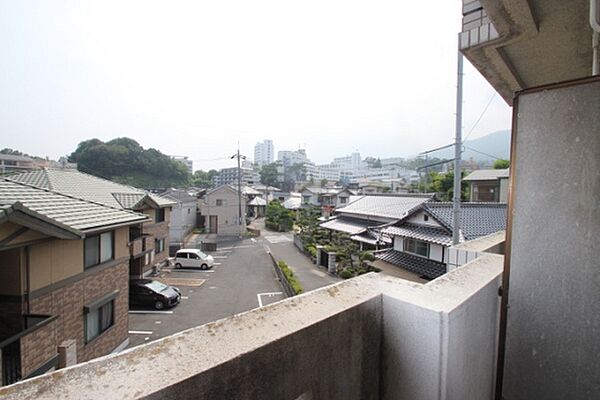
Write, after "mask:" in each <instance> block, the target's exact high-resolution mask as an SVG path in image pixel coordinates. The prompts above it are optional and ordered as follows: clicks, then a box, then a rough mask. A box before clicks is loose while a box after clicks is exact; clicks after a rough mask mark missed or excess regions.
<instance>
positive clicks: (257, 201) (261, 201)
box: [248, 197, 267, 206]
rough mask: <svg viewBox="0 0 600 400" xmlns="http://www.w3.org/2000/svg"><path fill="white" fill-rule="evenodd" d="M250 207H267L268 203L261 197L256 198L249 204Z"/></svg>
mask: <svg viewBox="0 0 600 400" xmlns="http://www.w3.org/2000/svg"><path fill="white" fill-rule="evenodd" d="M248 205H249V206H266V205H267V201H266V200H265V199H263V198H260V197H255V198H253V199H252V200H250V202H249V203H248Z"/></svg>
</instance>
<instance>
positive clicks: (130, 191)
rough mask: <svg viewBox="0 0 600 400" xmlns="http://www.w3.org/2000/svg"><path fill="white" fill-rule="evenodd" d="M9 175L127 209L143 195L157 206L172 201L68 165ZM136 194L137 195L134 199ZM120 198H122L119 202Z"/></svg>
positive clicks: (162, 205)
mask: <svg viewBox="0 0 600 400" xmlns="http://www.w3.org/2000/svg"><path fill="white" fill-rule="evenodd" d="M10 179H12V180H14V181H17V182H22V183H26V184H28V185H32V186H37V187H39V188H42V189H50V190H53V191H55V192H59V193H64V194H67V195H70V196H74V197H77V198H80V199H85V200H89V201H93V202H96V203H102V204H105V205H107V206H110V207H119V208H126V209H131V208H133V207H134V206H136V205H137V204H138V203H139V202H140V200H141V199H142V198H143V197H144V196H146V195H148V196H149V197H150V198H151V199H152V200H153V201H154V202H155V203H156V204H157V205H158V206H159V207H168V206H171V205H174V204H175V202H174V201H173V200H171V199H167V198H164V197H161V196H158V195H153V194H151V193H149V192H146V191H145V190H142V189H137V188H134V187H132V186H127V185H122V184H120V183H116V182H112V181H109V180H106V179H103V178H99V177H97V176H93V175H89V174H85V173H83V172H79V171H77V170H72V169H48V168H44V169H41V170H36V171H30V172H23V173H20V174H16V175H11V176H10ZM137 197H139V198H138V200H137V202H135V199H136V198H137ZM120 200H123V203H121V202H120Z"/></svg>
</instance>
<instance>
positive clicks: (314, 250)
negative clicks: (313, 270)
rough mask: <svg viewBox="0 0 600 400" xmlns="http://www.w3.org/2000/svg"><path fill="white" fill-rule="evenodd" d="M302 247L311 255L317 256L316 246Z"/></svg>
mask: <svg viewBox="0 0 600 400" xmlns="http://www.w3.org/2000/svg"><path fill="white" fill-rule="evenodd" d="M304 249H305V250H306V251H308V252H309V253H310V255H311V256H313V257H316V256H317V248H316V247H315V246H311V245H309V246H305V247H304Z"/></svg>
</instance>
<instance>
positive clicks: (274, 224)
mask: <svg viewBox="0 0 600 400" xmlns="http://www.w3.org/2000/svg"><path fill="white" fill-rule="evenodd" d="M265 217H266V218H265V226H266V227H267V228H268V229H271V230H274V231H279V232H287V231H289V230H291V229H292V227H293V226H294V214H293V213H292V212H291V211H290V210H288V209H287V208H285V207H284V206H283V205H282V204H281V203H280V202H279V201H278V200H273V201H271V202H270V203H269V204H268V205H267V210H266V212H265Z"/></svg>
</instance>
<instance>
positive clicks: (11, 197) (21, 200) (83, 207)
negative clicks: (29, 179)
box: [0, 179, 148, 234]
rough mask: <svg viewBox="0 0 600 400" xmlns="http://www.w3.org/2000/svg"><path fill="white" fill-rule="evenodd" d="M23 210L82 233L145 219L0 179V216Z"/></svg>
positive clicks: (129, 212)
mask: <svg viewBox="0 0 600 400" xmlns="http://www.w3.org/2000/svg"><path fill="white" fill-rule="evenodd" d="M15 210H17V211H22V212H23V213H25V214H28V215H30V216H33V217H35V218H37V219H40V220H42V221H45V222H47V223H50V224H53V225H56V226H58V227H60V228H63V229H66V230H70V231H71V232H74V233H77V234H81V233H82V232H84V231H86V230H90V229H95V228H101V227H105V226H112V225H117V224H123V223H136V222H142V221H146V220H148V217H146V216H145V215H143V214H139V213H136V212H133V211H127V210H123V209H122V208H120V207H119V208H113V207H108V206H105V205H102V204H98V203H94V202H91V201H87V200H82V199H77V198H74V197H71V196H67V195H64V194H60V193H56V192H53V191H50V190H45V189H40V188H37V187H33V186H30V185H26V184H23V183H18V182H13V181H11V180H8V179H0V217H9V215H10V213H11V212H12V211H15Z"/></svg>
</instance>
